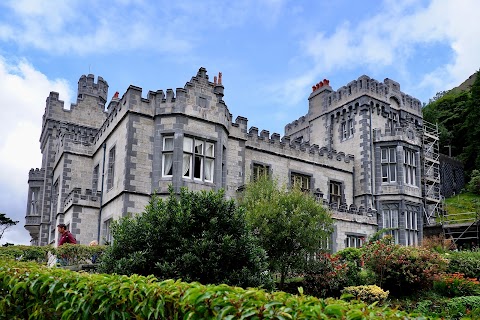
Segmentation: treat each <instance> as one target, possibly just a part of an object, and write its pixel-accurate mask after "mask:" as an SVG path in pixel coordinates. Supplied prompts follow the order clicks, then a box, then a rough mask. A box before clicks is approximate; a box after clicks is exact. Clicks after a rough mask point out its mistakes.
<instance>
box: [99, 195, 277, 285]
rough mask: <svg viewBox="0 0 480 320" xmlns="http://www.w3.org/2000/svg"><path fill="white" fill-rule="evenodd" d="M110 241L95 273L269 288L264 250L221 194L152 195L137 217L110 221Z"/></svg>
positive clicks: (242, 214) (232, 204) (240, 210)
mask: <svg viewBox="0 0 480 320" xmlns="http://www.w3.org/2000/svg"><path fill="white" fill-rule="evenodd" d="M112 234H113V238H114V239H115V241H114V242H113V245H112V246H111V247H109V248H108V249H107V250H106V252H105V254H104V256H103V257H102V262H101V263H100V266H99V271H101V272H107V273H113V272H115V273H118V274H126V275H130V274H134V273H137V274H140V275H150V274H152V275H155V276H156V277H158V278H160V279H182V280H184V281H189V282H190V281H199V282H201V283H204V284H210V283H211V284H219V283H226V284H231V285H238V286H262V285H263V286H265V287H271V286H272V285H273V280H272V278H271V276H270V274H269V272H268V270H267V260H266V254H265V251H264V250H263V249H262V248H261V247H259V246H258V245H257V244H256V239H255V238H254V237H253V235H252V234H251V232H250V231H249V229H248V226H247V224H246V221H245V215H244V211H243V210H242V209H240V208H237V207H236V206H235V203H234V202H233V200H226V199H225V198H224V193H223V191H219V192H214V191H210V192H206V191H201V192H190V191H188V190H186V189H185V188H183V189H182V190H181V192H180V195H176V194H174V192H173V189H172V188H170V196H169V197H168V198H167V199H165V200H163V199H161V198H159V197H157V196H154V197H152V199H151V201H150V203H149V204H148V206H147V207H146V208H145V211H144V212H143V213H142V214H139V215H136V216H134V217H125V218H123V219H122V220H120V222H118V223H114V224H113V227H112Z"/></svg>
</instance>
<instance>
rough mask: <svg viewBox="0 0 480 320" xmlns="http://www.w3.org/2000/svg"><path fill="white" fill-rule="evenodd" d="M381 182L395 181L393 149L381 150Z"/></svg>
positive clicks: (394, 150) (395, 160) (395, 163)
mask: <svg viewBox="0 0 480 320" xmlns="http://www.w3.org/2000/svg"><path fill="white" fill-rule="evenodd" d="M381 152H382V159H381V160H382V182H386V183H390V182H396V181H397V156H396V149H395V147H388V148H382V151H381Z"/></svg>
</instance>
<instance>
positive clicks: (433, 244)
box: [422, 234, 456, 253]
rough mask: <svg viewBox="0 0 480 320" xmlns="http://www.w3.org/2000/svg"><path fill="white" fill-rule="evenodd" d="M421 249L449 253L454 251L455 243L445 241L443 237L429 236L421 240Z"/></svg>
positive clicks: (449, 240)
mask: <svg viewBox="0 0 480 320" xmlns="http://www.w3.org/2000/svg"><path fill="white" fill-rule="evenodd" d="M422 247H423V248H425V249H428V250H433V251H435V252H438V253H445V252H449V251H450V250H454V249H456V245H455V242H454V241H453V239H452V238H449V239H445V237H444V235H443V234H441V235H439V236H431V237H426V238H423V240H422Z"/></svg>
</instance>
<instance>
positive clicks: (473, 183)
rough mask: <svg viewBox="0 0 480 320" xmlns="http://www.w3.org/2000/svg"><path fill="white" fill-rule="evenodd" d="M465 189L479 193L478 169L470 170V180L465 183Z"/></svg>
mask: <svg viewBox="0 0 480 320" xmlns="http://www.w3.org/2000/svg"><path fill="white" fill-rule="evenodd" d="M467 190H468V191H470V192H471V193H475V194H478V195H480V170H473V171H472V174H471V176H470V182H469V183H468V184H467Z"/></svg>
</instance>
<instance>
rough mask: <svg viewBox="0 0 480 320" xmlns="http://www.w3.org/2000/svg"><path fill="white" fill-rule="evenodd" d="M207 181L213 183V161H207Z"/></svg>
mask: <svg viewBox="0 0 480 320" xmlns="http://www.w3.org/2000/svg"><path fill="white" fill-rule="evenodd" d="M205 181H210V182H212V181H213V159H205Z"/></svg>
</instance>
